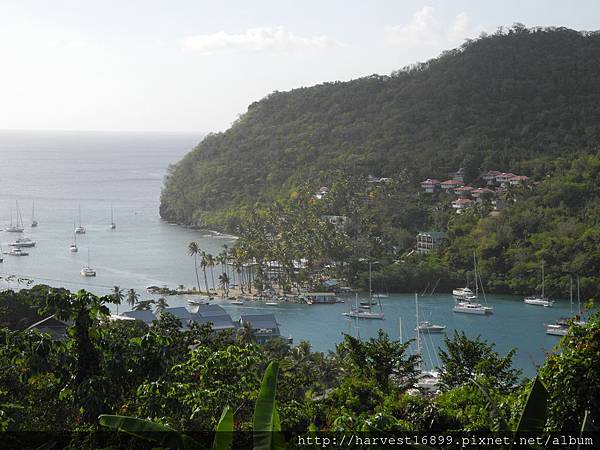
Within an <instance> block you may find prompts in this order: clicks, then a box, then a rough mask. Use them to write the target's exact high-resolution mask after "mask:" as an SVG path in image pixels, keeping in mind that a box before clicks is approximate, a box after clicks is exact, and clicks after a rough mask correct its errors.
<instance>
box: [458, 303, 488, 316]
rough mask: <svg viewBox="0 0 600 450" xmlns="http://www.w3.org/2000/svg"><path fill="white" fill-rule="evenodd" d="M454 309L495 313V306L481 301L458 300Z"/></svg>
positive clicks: (477, 312) (465, 311) (483, 313)
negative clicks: (483, 303) (486, 304)
mask: <svg viewBox="0 0 600 450" xmlns="http://www.w3.org/2000/svg"><path fill="white" fill-rule="evenodd" d="M452 311H454V312H457V313H465V314H479V315H482V316H483V315H486V314H493V312H494V308H492V307H491V306H483V305H482V304H481V303H475V302H456V304H455V305H454V307H453V308H452Z"/></svg>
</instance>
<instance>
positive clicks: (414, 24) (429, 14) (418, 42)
mask: <svg viewBox="0 0 600 450" xmlns="http://www.w3.org/2000/svg"><path fill="white" fill-rule="evenodd" d="M474 34H476V29H475V27H473V25H472V24H471V21H470V19H469V15H468V14H467V13H466V12H461V13H460V14H458V15H457V16H456V17H455V18H454V19H453V20H451V21H448V20H442V19H439V18H438V17H437V16H436V13H435V9H434V8H433V7H431V6H424V7H423V8H421V9H420V10H418V11H416V12H415V13H414V14H413V16H412V19H411V21H410V22H409V23H408V24H405V25H397V26H388V27H386V28H385V35H386V39H387V41H388V42H389V43H390V44H393V45H400V46H405V47H424V46H425V47H435V48H444V47H449V46H455V45H458V44H460V43H461V42H462V41H463V40H464V39H465V38H467V37H469V36H472V35H474Z"/></svg>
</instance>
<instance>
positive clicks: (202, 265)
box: [200, 252, 210, 293]
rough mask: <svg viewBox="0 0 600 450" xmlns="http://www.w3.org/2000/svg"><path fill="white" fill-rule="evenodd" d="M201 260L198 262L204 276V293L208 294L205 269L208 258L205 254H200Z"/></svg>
mask: <svg viewBox="0 0 600 450" xmlns="http://www.w3.org/2000/svg"><path fill="white" fill-rule="evenodd" d="M201 256H202V259H201V260H200V267H202V273H203V274H204V287H205V288H206V292H207V293H208V292H210V290H209V288H208V278H207V277H206V267H207V266H208V258H207V253H206V252H202V254H201Z"/></svg>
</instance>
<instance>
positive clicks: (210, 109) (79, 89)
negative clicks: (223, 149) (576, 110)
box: [0, 0, 600, 133]
mask: <svg viewBox="0 0 600 450" xmlns="http://www.w3.org/2000/svg"><path fill="white" fill-rule="evenodd" d="M515 22H520V23H524V24H525V25H527V26H550V25H554V26H566V27H569V28H574V29H577V30H597V29H600V24H599V22H600V2H598V1H597V0H590V1H587V0H578V1H577V2H565V1H564V0H563V1H554V0H548V1H531V0H518V1H517V0H502V1H496V0H493V1H492V0H487V1H467V0H462V1H461V0H454V1H452V2H450V1H428V2H421V1H410V0H395V1H394V0H390V1H387V0H385V1H384V0H369V1H365V0H363V1H359V0H344V1H342V0H319V1H313V0H301V1H300V0H298V1H291V0H273V1H261V0H253V1H226V0H223V1H213V2H209V1H201V0H196V1H192V0H168V1H162V0H101V1H96V0H83V1H81V0H53V1H47V0H44V1H42V0H39V1H35V0H0V61H1V63H0V129H36V130H45V129H49V130H106V131H160V132H179V131H184V132H202V133H204V132H215V131H222V130H225V129H227V128H228V127H229V126H230V125H231V123H232V122H233V121H235V120H236V118H237V117H238V116H239V115H240V114H243V113H244V112H245V111H246V109H247V107H248V105H249V104H250V103H252V102H254V101H257V100H259V99H261V98H263V97H264V96H266V95H268V94H269V93H270V92H273V91H276V90H278V91H286V90H290V89H293V88H297V87H302V86H311V85H314V84H318V83H322V82H327V81H336V80H350V79H353V78H358V77H361V76H366V75H371V74H374V73H378V74H389V73H391V72H392V71H393V70H396V69H399V68H402V67H404V66H406V65H408V64H412V63H415V62H419V61H426V60H427V59H429V58H432V57H435V56H437V55H439V53H440V52H441V51H443V50H445V49H450V48H454V47H456V46H458V45H460V44H461V43H462V42H463V41H464V40H465V39H466V38H473V37H477V36H478V35H480V34H481V33H482V32H494V31H495V30H496V29H497V28H498V27H499V26H505V27H507V26H510V25H512V24H513V23H515Z"/></svg>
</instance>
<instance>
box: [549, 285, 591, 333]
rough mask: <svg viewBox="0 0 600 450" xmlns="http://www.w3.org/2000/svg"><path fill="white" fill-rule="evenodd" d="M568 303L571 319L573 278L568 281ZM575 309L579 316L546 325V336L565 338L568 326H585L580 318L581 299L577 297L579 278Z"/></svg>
mask: <svg viewBox="0 0 600 450" xmlns="http://www.w3.org/2000/svg"><path fill="white" fill-rule="evenodd" d="M569 297H570V301H571V316H572V317H573V278H571V279H570V294H569ZM577 307H578V310H579V314H577V315H576V316H574V317H573V318H572V319H568V318H564V319H558V320H557V321H556V322H554V323H550V324H547V325H546V334H549V335H552V336H566V335H567V333H568V332H569V326H570V324H571V323H573V324H575V325H585V323H586V322H585V320H583V319H582V318H581V314H582V311H581V298H580V295H579V277H577Z"/></svg>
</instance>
